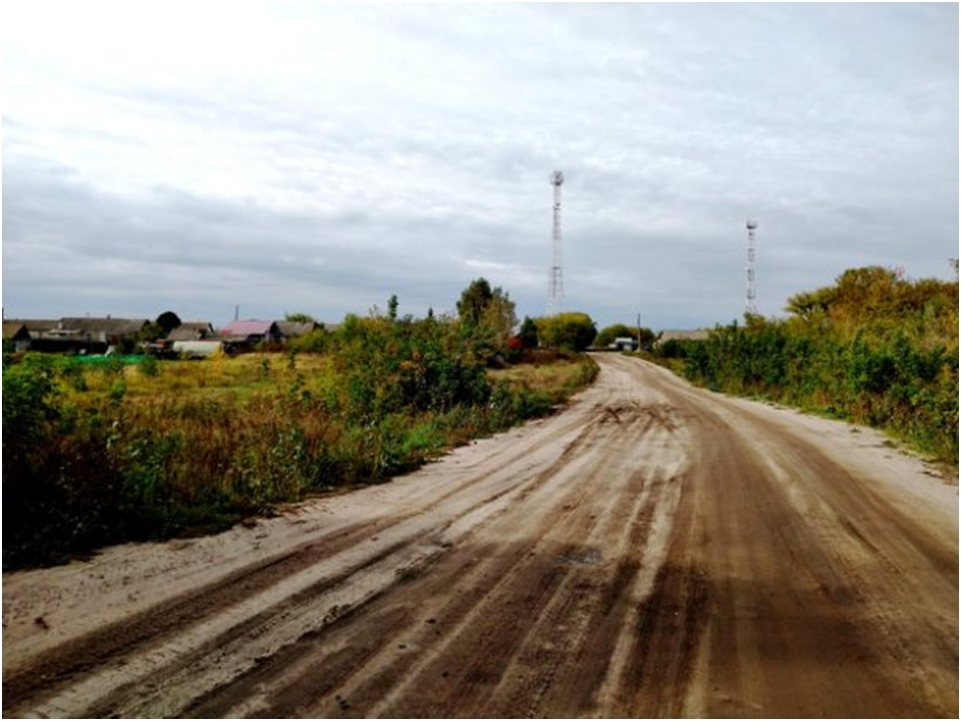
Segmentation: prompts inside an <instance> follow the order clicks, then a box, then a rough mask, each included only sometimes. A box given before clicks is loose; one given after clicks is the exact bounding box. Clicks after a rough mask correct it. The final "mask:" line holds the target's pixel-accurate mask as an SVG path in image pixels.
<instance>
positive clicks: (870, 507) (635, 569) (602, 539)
mask: <svg viewBox="0 0 961 721" xmlns="http://www.w3.org/2000/svg"><path fill="white" fill-rule="evenodd" d="M598 361H599V362H600V364H601V367H602V372H601V375H600V377H599V379H598V381H597V383H596V384H595V386H594V387H592V388H591V389H589V390H588V391H586V392H584V393H583V394H581V395H580V396H579V397H578V399H577V400H576V402H574V403H573V404H572V405H571V407H570V408H569V409H567V410H566V411H564V412H563V413H561V414H559V415H556V416H554V417H553V418H550V419H546V420H542V421H538V422H536V423H533V424H530V425H528V426H527V427H525V428H523V429H518V430H515V431H512V432H509V433H507V434H504V435H501V436H499V437H497V438H493V439H488V440H484V441H481V442H478V443H476V444H473V445H471V446H468V447H465V448H461V449H459V450H457V451H455V452H454V453H452V454H451V455H450V456H448V457H447V458H445V459H444V460H443V461H441V462H438V463H435V464H432V465H430V466H428V467H426V468H424V469H422V470H421V471H419V472H417V473H415V474H412V475H410V476H407V477H405V478H400V479H397V480H395V481H394V482H392V483H390V484H386V485H383V486H378V487H373V488H368V489H364V490H361V491H358V492H354V493H350V494H344V495H340V496H334V497H330V498H325V499H322V500H318V501H314V502H310V503H307V504H303V505H300V506H297V507H295V508H292V509H290V510H289V511H287V512H285V513H284V514H282V515H281V516H279V517H277V518H273V519H269V520H265V521H260V522H258V523H256V524H254V525H252V526H251V527H238V528H236V529H234V530H232V531H230V532H228V533H225V534H221V535H219V536H215V537H211V538H204V539H193V540H187V541H178V542H173V543H166V544H149V545H140V546H135V545H130V546H122V547H117V548H113V549H109V550H108V551H106V552H104V553H102V554H100V555H98V556H97V557H96V558H94V559H93V560H91V561H89V562H82V563H81V562H77V563H74V564H71V565H69V566H66V567H61V568H55V569H47V570H40V571H34V572H29V573H18V574H5V575H4V579H3V618H4V627H3V710H4V715H5V716H15V715H28V714H29V715H37V714H41V715H45V716H64V715H70V716H103V715H118V714H119V715H124V716H135V715H146V716H160V715H182V716H214V717H216V716H236V715H254V716H271V717H273V716H308V717H311V716H340V715H343V716H425V715H427V716H545V715H546V716H571V715H574V716H596V715H604V716H612V715H613V716H656V715H671V716H697V715H709V716H761V715H763V716H781V715H784V716H871V717H873V716H957V714H958V489H957V486H956V485H947V484H945V483H944V482H943V481H941V480H939V479H938V478H936V477H932V475H930V474H929V473H928V472H927V471H926V469H925V467H924V466H923V464H921V463H919V462H918V461H916V460H912V459H910V458H907V457H905V456H903V455H901V454H899V453H897V452H895V451H893V450H891V449H890V448H889V447H888V446H887V445H886V444H885V443H884V442H883V437H882V436H880V435H878V434H875V433H874V432H871V431H867V430H858V429H854V428H853V427H851V426H847V425H845V424H841V423H835V422H831V421H826V420H823V419H818V418H811V417H805V416H802V415H800V414H797V413H794V412H791V411H785V410H778V409H774V408H771V407H768V406H765V405H762V404H757V403H750V402H747V401H742V400H735V399H729V398H724V397H720V396H717V395H713V394H709V393H707V392H704V391H700V390H695V389H692V388H691V387H690V386H688V385H686V384H685V383H683V382H682V381H680V380H678V379H677V378H675V377H674V376H672V375H671V374H670V373H668V372H666V371H664V370H663V369H660V368H657V367H654V366H651V365H648V364H644V363H642V362H640V361H635V360H632V359H628V358H624V357H620V356H613V355H610V356H603V357H600V358H598Z"/></svg>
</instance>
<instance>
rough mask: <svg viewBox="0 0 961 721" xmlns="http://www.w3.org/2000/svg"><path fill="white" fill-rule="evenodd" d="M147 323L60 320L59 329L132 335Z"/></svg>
mask: <svg viewBox="0 0 961 721" xmlns="http://www.w3.org/2000/svg"><path fill="white" fill-rule="evenodd" d="M149 322H150V321H149V320H147V319H146V318H61V320H60V327H61V328H62V329H63V330H77V331H80V332H82V333H107V334H109V335H133V334H134V333H138V332H140V331H141V330H143V327H144V326H145V325H147V324H148V323H149Z"/></svg>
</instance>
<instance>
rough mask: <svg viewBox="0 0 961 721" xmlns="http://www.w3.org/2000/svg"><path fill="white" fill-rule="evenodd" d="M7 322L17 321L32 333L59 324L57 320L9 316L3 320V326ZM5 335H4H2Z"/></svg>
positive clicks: (49, 328)
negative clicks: (8, 318)
mask: <svg viewBox="0 0 961 721" xmlns="http://www.w3.org/2000/svg"><path fill="white" fill-rule="evenodd" d="M7 323H18V324H21V325H24V326H26V328H27V330H28V331H30V332H32V333H38V332H40V331H45V330H52V329H54V328H57V327H59V326H60V321H59V320H36V319H29V318H26V319H25V318H11V319H10V320H5V321H3V324H4V326H6V324H7ZM4 337H6V336H4Z"/></svg>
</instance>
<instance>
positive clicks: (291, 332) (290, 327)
mask: <svg viewBox="0 0 961 721" xmlns="http://www.w3.org/2000/svg"><path fill="white" fill-rule="evenodd" d="M323 327H324V326H323V324H321V323H318V322H317V321H313V320H312V321H309V322H307V323H292V322H291V321H286V320H279V321H277V330H278V331H280V337H281V339H282V340H284V341H288V340H291V339H293V338H300V337H301V336H305V335H307V334H308V333H312V332H313V331H315V330H320V329H322V328H323Z"/></svg>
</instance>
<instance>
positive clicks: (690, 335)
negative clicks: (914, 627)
mask: <svg viewBox="0 0 961 721" xmlns="http://www.w3.org/2000/svg"><path fill="white" fill-rule="evenodd" d="M710 333H711V331H709V330H707V329H705V328H700V329H698V330H663V331H661V336H660V338H659V339H658V342H659V343H664V342H665V341H669V340H707V337H708V335H710Z"/></svg>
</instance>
